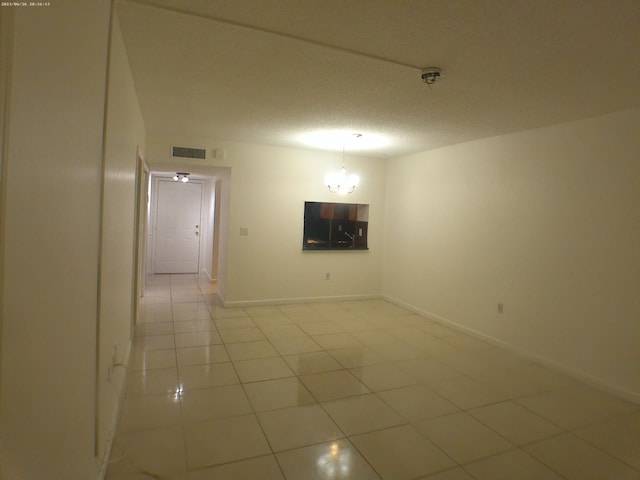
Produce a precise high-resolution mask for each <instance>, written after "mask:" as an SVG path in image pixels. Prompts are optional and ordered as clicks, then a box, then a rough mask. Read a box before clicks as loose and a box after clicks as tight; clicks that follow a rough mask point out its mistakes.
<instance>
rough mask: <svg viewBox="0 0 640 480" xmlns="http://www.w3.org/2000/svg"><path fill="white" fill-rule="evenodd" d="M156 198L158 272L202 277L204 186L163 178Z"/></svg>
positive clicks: (155, 263)
mask: <svg viewBox="0 0 640 480" xmlns="http://www.w3.org/2000/svg"><path fill="white" fill-rule="evenodd" d="M155 194H156V195H155V202H154V204H155V226H154V227H155V228H154V235H153V238H154V239H155V241H154V252H155V255H154V257H155V258H154V264H153V266H154V272H155V273H199V265H200V250H201V234H202V231H203V229H202V196H203V185H202V183H200V182H197V181H190V182H187V183H183V182H176V181H174V180H173V179H166V178H159V179H158V181H157V183H156V192H155Z"/></svg>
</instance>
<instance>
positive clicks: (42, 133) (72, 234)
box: [0, 0, 110, 480]
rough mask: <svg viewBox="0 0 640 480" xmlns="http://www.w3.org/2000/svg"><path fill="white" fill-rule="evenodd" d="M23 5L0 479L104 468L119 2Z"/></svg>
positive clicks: (13, 124)
mask: <svg viewBox="0 0 640 480" xmlns="http://www.w3.org/2000/svg"><path fill="white" fill-rule="evenodd" d="M51 3H52V5H51V7H46V8H16V9H15V11H14V13H15V24H14V27H15V36H14V48H13V59H12V60H13V61H12V68H13V71H12V78H11V80H10V81H11V97H10V101H11V106H10V109H11V110H10V117H9V125H10V130H9V132H10V133H9V137H8V139H7V141H8V154H7V157H6V158H5V161H6V162H7V179H6V180H7V182H6V212H5V213H6V219H5V222H6V223H5V265H4V267H5V268H4V292H3V293H4V295H3V298H4V302H3V305H2V308H3V317H4V330H3V338H2V342H3V345H2V357H3V358H2V365H3V369H2V385H3V388H2V398H1V400H0V408H1V410H0V415H1V417H0V448H1V450H2V460H1V462H0V464H1V467H0V468H1V471H0V478H6V479H12V480H13V479H16V480H32V479H33V480H36V479H43V478H64V479H67V480H75V479H77V480H86V479H91V478H96V476H97V470H98V467H97V464H96V459H95V456H94V430H95V428H94V426H95V425H94V419H95V414H94V413H95V412H94V409H95V388H96V384H95V378H96V375H95V368H96V361H95V360H96V356H95V355H96V305H97V291H98V290H97V281H98V275H97V274H98V236H99V218H100V177H101V161H102V151H101V150H102V125H103V115H104V99H105V78H106V58H107V48H108V25H109V11H110V2H109V1H108V0H93V1H91V2H86V1H81V0H66V1H64V2H51Z"/></svg>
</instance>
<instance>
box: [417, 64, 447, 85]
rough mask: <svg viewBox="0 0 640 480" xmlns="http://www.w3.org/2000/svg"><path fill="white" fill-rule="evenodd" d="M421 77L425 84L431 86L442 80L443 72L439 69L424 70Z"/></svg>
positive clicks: (428, 68)
mask: <svg viewBox="0 0 640 480" xmlns="http://www.w3.org/2000/svg"><path fill="white" fill-rule="evenodd" d="M420 77H421V78H422V81H423V82H424V83H426V84H427V85H429V86H431V85H433V84H434V83H436V82H437V81H438V80H440V78H442V70H441V69H440V68H438V67H427V68H423V69H422V75H420Z"/></svg>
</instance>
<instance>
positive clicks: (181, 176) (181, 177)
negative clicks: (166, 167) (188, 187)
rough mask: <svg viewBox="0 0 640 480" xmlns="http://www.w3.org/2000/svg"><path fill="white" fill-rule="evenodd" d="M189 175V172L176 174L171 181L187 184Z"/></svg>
mask: <svg viewBox="0 0 640 480" xmlns="http://www.w3.org/2000/svg"><path fill="white" fill-rule="evenodd" d="M189 175H191V174H190V173H189V172H176V174H175V175H174V176H173V180H174V181H176V182H182V183H187V182H188V181H189Z"/></svg>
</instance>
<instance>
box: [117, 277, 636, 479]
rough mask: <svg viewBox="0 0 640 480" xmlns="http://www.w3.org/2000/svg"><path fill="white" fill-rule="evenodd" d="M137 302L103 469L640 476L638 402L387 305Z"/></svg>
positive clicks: (190, 295)
mask: <svg viewBox="0 0 640 480" xmlns="http://www.w3.org/2000/svg"><path fill="white" fill-rule="evenodd" d="M140 310H141V315H140V317H141V320H140V323H139V325H138V327H137V330H136V335H135V338H134V342H133V347H132V351H131V355H130V360H129V366H128V381H127V387H126V393H125V400H124V404H123V408H122V411H121V414H120V420H119V425H118V431H117V434H116V438H115V441H114V446H113V451H112V455H111V464H110V467H109V470H108V472H107V477H106V478H107V480H148V479H172V480H205V479H207V480H223V479H224V480H240V479H242V480H244V479H261V480H284V479H286V480H312V479H363V480H364V479H383V480H413V479H420V480H426V479H429V480H473V479H476V480H501V479H514V478H517V479H519V480H523V479H524V480H526V479H532V480H533V479H535V480H562V479H566V480H589V479H602V480H604V479H614V478H615V479H616V480H621V479H622V480H624V479H629V480H631V479H634V480H638V479H639V478H640V455H639V454H638V452H640V405H636V404H633V403H630V402H627V401H624V400H622V399H619V398H617V397H614V396H611V395H608V394H606V393H603V392H600V391H598V390H596V389H593V388H591V387H589V386H586V385H584V384H581V383H578V382H576V381H575V380H573V379H571V378H569V377H566V376H563V375H561V374H558V373H556V372H553V371H551V370H549V369H547V368H545V367H542V366H540V365H537V364H535V363H533V362H531V361H529V360H526V359H523V358H520V357H518V356H516V355H513V354H511V353H509V352H507V351H506V350H502V349H500V348H497V347H494V346H491V345H490V344H487V343H485V342H483V341H481V340H478V339H476V338H473V337H471V336H468V335H465V334H462V333H460V332H457V331H455V330H452V329H450V328H448V327H445V326H442V325H440V324H437V323H435V322H433V321H430V320H428V319H426V318H424V317H421V316H418V315H416V314H414V313H412V312H410V311H408V310H406V309H403V308H400V307H398V306H396V305H393V304H391V303H388V302H385V301H382V300H366V301H347V302H326V303H304V304H291V305H279V306H264V307H249V308H234V309H224V308H221V307H219V306H217V305H216V296H215V286H212V284H211V283H210V282H208V281H206V280H204V279H203V278H201V277H198V276H196V275H156V276H153V277H149V278H148V283H147V290H146V295H145V297H144V300H143V302H142V304H141V306H140Z"/></svg>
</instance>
